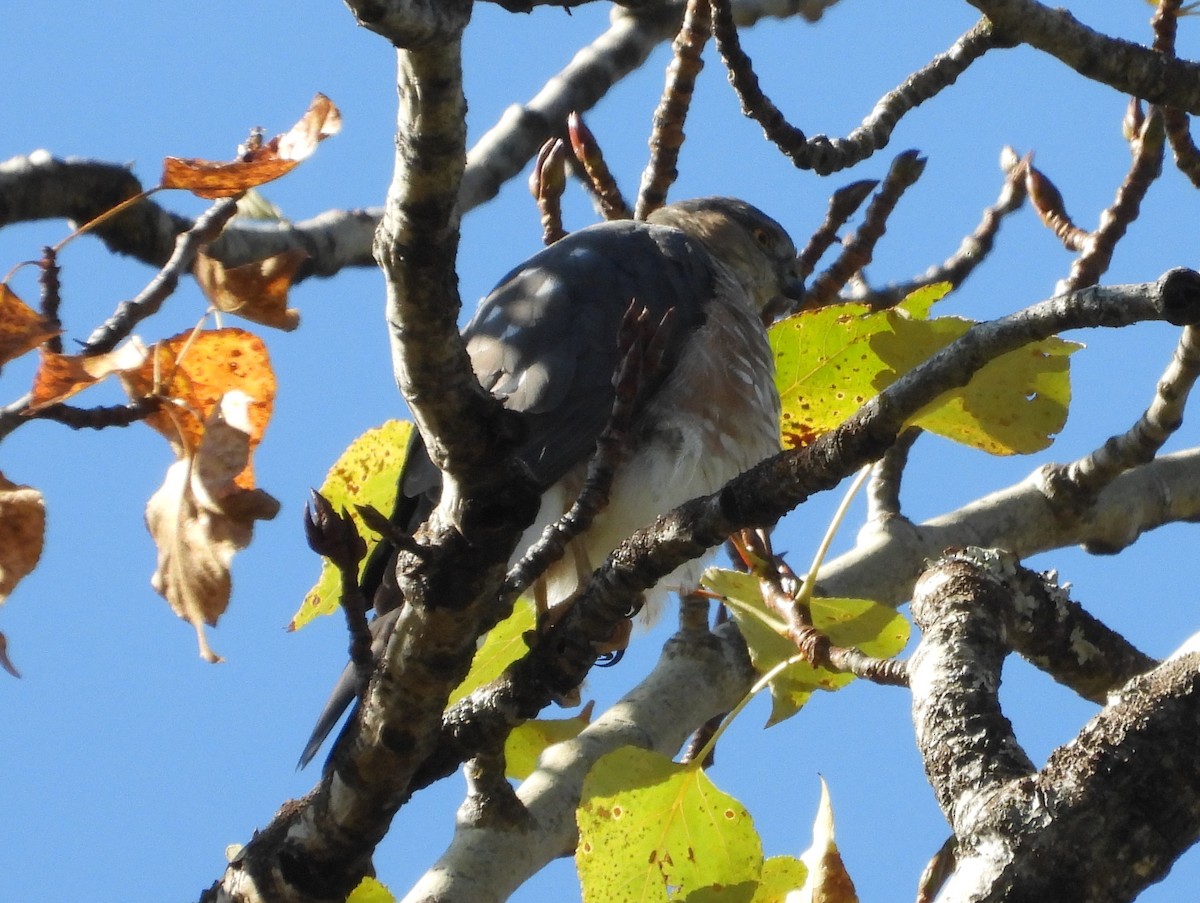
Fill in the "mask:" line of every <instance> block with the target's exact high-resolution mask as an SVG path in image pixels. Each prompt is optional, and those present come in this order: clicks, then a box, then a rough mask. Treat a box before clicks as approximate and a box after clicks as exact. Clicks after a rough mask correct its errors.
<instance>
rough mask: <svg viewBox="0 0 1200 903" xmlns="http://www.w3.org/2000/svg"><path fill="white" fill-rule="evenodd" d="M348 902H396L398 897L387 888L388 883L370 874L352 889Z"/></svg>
mask: <svg viewBox="0 0 1200 903" xmlns="http://www.w3.org/2000/svg"><path fill="white" fill-rule="evenodd" d="M346 903H396V897H395V895H393V894H392V892H391V891H390V890H388V889H387V885H385V884H382V883H380V882H379V881H378V880H376V879H375V878H372V877H371V876H369V875H368V876H367V877H366V878H363V879H362V881H360V882H359V883H358V887H356V888H354V890H352V891H350V896H348V897H347V898H346Z"/></svg>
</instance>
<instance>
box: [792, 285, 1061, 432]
mask: <svg viewBox="0 0 1200 903" xmlns="http://www.w3.org/2000/svg"><path fill="white" fill-rule="evenodd" d="M945 290H946V286H945V284H944V283H938V284H935V285H930V286H927V287H925V288H923V289H920V290H918V291H917V292H914V293H913V294H911V295H910V296H909V297H908V298H906V299H905V300H904V302H903V303H902V304H901V305H900V306H898V307H897V308H896V309H893V310H886V311H878V312H872V311H870V310H869V308H868V307H867V306H866V305H863V304H841V305H836V306H833V307H828V308H822V309H820V310H815V311H805V312H803V313H800V314H797V315H795V316H793V317H788V318H787V319H785V320H782V321H781V322H779V323H776V324H775V325H774V326H773V327H771V330H770V334H769V337H770V341H771V348H772V351H773V353H774V355H775V364H776V384H777V386H778V388H779V393H780V400H781V402H782V413H781V418H780V429H781V433H782V439H783V444H784V446H785V447H789V448H795V447H798V446H804V445H807V444H809V443H810V442H812V441H813V439H815V438H816V437H817V436H819V435H821V434H822V433H825V432H828V431H829V430H831V429H833V428H834V427H836V426H837V425H838V424H840V423H841V422H842V421H844V420H845V419H846V418H847V417H849V416H850V415H851V414H853V413H854V412H855V411H857V410H858V409H859V408H860V407H861V406H862V405H863V404H864V403H865V402H866V401H868V400H869V399H871V398H873V397H875V396H876V395H877V394H879V392H880V391H882V390H883V389H885V388H887V386H889V385H891V384H892V383H893V382H895V381H896V379H897V378H898V377H899V376H901V375H902V374H904V373H907V372H908V371H910V370H912V369H913V368H915V367H916V366H917V365H918V364H920V363H922V362H923V361H925V360H926V359H927V358H929V357H930V355H932V354H934V353H936V352H937V351H940V350H941V349H942V348H944V347H945V346H946V345H948V344H950V343H951V342H952V341H954V340H955V339H957V338H958V337H959V336H961V335H962V334H963V333H965V332H966V331H967V330H968V329H969V328H970V327H971V326H972V325H974V324H973V323H972V322H971V321H969V320H963V319H959V318H956V317H939V318H936V319H932V320H931V319H925V317H926V315H927V314H928V312H929V310H930V308H931V306H932V305H933V303H934V301H936V300H937V298H939V297H940V296H941V295H942V294H944V292H945ZM1080 347H1082V346H1080V345H1078V344H1076V343H1073V342H1067V341H1064V340H1062V339H1058V338H1049V339H1046V340H1045V341H1042V342H1035V343H1032V344H1030V345H1027V346H1025V347H1024V348H1020V349H1017V350H1016V351H1012V352H1009V353H1008V354H1005V355H1002V356H1001V357H998V358H996V359H995V360H994V361H992V362H990V363H989V364H987V365H986V366H985V367H983V368H982V369H981V370H980V371H979V372H977V373H976V374H975V376H974V378H973V379H972V380H971V381H970V383H968V385H967V386H965V387H964V388H962V389H956V390H952V391H950V392H947V393H945V394H944V395H942V396H940V397H939V398H938V399H936V400H935V401H934V402H932V403H930V404H929V405H927V406H926V407H925V408H924V409H923V410H922V411H920V412H918V414H917V415H916V416H915V417H914V418H913V419H912V421H911V423H912V424H915V425H917V426H921V427H923V428H925V429H927V430H929V431H931V432H935V433H937V434H938V435H941V436H944V437H946V438H948V439H953V440H955V441H957V442H962V443H965V444H967V445H970V446H972V447H975V448H979V449H982V450H983V451H987V452H989V453H991V454H1003V455H1009V454H1026V453H1029V452H1034V451H1039V450H1040V449H1043V448H1045V447H1046V446H1047V445H1049V444H1050V442H1051V441H1052V439H1053V437H1054V435H1055V434H1057V433H1058V432H1059V431H1060V430H1061V429H1062V426H1063V424H1064V423H1065V421H1066V416H1067V407H1068V403H1069V402H1070V397H1071V390H1070V382H1069V374H1068V363H1067V357H1068V355H1070V354H1071V353H1072V352H1074V351H1075V350H1076V349H1078V348H1080Z"/></svg>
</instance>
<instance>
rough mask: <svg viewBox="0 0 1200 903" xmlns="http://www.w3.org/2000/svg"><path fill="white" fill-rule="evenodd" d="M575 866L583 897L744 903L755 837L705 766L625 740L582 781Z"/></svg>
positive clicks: (754, 875)
mask: <svg viewBox="0 0 1200 903" xmlns="http://www.w3.org/2000/svg"><path fill="white" fill-rule="evenodd" d="M576 819H577V821H578V823H579V845H578V846H577V847H576V850H575V865H576V867H577V869H578V870H579V880H580V883H581V884H582V886H583V899H584V903H600V901H603V903H632V901H638V903H648V901H665V900H668V899H671V900H687V901H689V903H717V901H722V903H750V900H752V899H753V897H754V892H755V889H756V888H757V886H758V879H759V876H760V874H761V872H762V865H763V856H762V843H761V841H760V840H759V838H758V832H757V831H755V830H754V824H753V822H752V820H751V818H750V814H749V813H748V812H747V811H746V809H745V807H743V806H742V804H741V803H739V802H738V801H737V800H735V799H734V798H733V797H731V796H729V795H728V794H727V793H724V792H722V791H721V790H720V789H718V788H717V787H716V785H714V784H713V783H712V781H711V780H709V778H708V776H707V775H706V774H705V773H704V771H703V770H702V769H700V768H699V767H694V766H684V765H676V764H675V763H674V762H672V761H671V760H670V759H667V758H666V757H664V756H661V755H659V754H658V753H654V752H648V751H647V750H644V749H637V748H635V747H632V746H626V747H622V748H621V749H618V750H615V751H613V752H611V753H608V754H607V755H605V756H602V757H601V758H600V759H599V760H598V761H597V762H596V764H595V765H594V766H593V767H592V770H591V771H590V772H588V776H587V778H586V779H585V780H584V782H583V793H582V798H581V801H580V804H579V809H578V811H577V813H576Z"/></svg>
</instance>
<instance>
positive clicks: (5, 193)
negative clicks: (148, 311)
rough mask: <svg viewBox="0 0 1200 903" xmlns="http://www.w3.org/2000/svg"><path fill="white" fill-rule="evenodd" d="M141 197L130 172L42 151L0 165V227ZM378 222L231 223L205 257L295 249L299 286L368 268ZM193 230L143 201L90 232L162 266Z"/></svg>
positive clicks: (242, 257)
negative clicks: (182, 237) (298, 257)
mask: <svg viewBox="0 0 1200 903" xmlns="http://www.w3.org/2000/svg"><path fill="white" fill-rule="evenodd" d="M141 191H142V183H141V182H140V181H138V179H137V178H136V177H135V176H134V175H133V173H132V172H130V170H129V169H128V168H126V167H124V166H120V165H118V164H115V163H104V162H100V161H97V160H79V159H68V160H61V159H58V158H56V157H52V156H50V155H49V154H48V153H46V152H45V151H37V152H35V153H33V154H30V155H28V156H24V157H13V158H11V159H9V160H6V161H4V162H3V163H0V228H2V227H4V226H8V225H12V224H13V223H23V222H32V221H34V220H43V219H67V220H70V221H72V222H75V223H86V222H89V221H91V220H93V219H95V218H96V217H97V216H99V215H100V214H101V213H104V212H105V211H106V210H110V209H112V208H113V207H115V206H116V205H117V204H119V203H120V202H121V201H124V200H126V199H128V198H131V197H133V196H134V195H136V194H139V193H140V192H141ZM378 221H379V210H378V209H376V210H349V211H342V210H331V211H328V212H326V213H322V214H320V215H319V216H315V217H313V218H312V219H308V220H303V221H301V222H298V223H264V222H255V223H254V224H253V225H248V224H244V223H240V222H239V221H238V220H236V219H235V220H234V221H233V222H232V223H230V224H229V225H227V226H226V227H225V231H224V232H222V233H221V236H220V237H219V238H218V239H217V240H216V241H215V242H213V243H212V244H211V245H209V246H208V247H207V248H206V249H205V253H207V254H208V255H209V256H210V257H215V258H216V259H217V260H219V261H220V262H221V263H223V264H225V265H226V266H229V267H234V266H240V265H241V264H244V263H252V262H254V261H258V260H263V259H264V258H267V257H271V256H273V255H275V254H281V253H283V252H284V251H291V250H302V251H304V252H305V253H306V254H307V255H308V259H306V260H305V261H304V262H303V263H302V264H301V265H300V268H299V269H298V270H297V272H296V276H295V281H296V282H300V281H302V280H304V279H307V278H309V277H310V276H332V275H334V274H336V273H338V272H340V271H341V270H343V269H345V268H346V267H351V266H355V267H365V266H375V260H374V258H373V257H372V256H371V241H372V239H373V237H374V235H375V227H376V225H377V223H378ZM193 224H194V221H193V220H192V219H190V218H189V217H186V216H180V215H179V214H176V213H171V212H170V211H168V210H165V209H164V208H162V207H161V206H159V205H158V204H157V203H155V202H154V201H152V200H149V199H146V200H143V201H142V202H141V203H138V204H135V205H134V206H132V207H130V208H129V209H128V210H126V211H124V212H123V213H121V214H120V215H118V216H115V217H113V218H112V219H111V220H109V221H107V222H105V223H102V224H101V225H99V226H97V227H96V228H95V229H94V230H93V231H94V232H95V234H96V236H97V237H98V238H99V239H100V240H101V241H103V242H104V244H105V245H106V246H107V247H108V248H109V249H110V250H112V251H115V252H116V253H118V254H127V255H129V256H131V257H134V258H135V259H137V260H140V261H142V262H143V263H146V264H149V265H150V266H153V267H161V266H163V265H164V264H166V262H167V260H168V259H169V258H170V257H171V253H172V251H173V250H174V247H175V238H176V236H177V235H179V234H180V233H182V232H187V231H188V230H189V229H191V228H192V226H193Z"/></svg>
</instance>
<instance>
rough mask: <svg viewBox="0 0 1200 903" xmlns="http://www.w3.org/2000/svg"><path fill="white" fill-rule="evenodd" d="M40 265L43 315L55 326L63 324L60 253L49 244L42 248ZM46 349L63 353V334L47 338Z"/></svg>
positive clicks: (55, 352)
mask: <svg viewBox="0 0 1200 903" xmlns="http://www.w3.org/2000/svg"><path fill="white" fill-rule="evenodd" d="M38 267H39V268H40V269H41V276H40V277H39V280H38V281H39V282H40V283H41V290H42V297H41V307H42V317H43V318H44V319H45V320H46V321H47V322H48V323H50V324H52V325H53V326H61V325H62V321H61V320H60V319H59V318H58V310H59V307H60V305H61V304H62V294H61V292H62V286H61V284H60V283H59V278H58V277H59V272H60V270H59V266H58V253H57V252H56V251H55V250H54V248H52V247H50V246H49V245H47V246H46V247H44V248H42V258H41V260H39V261H38ZM46 350H47V351H51V352H53V353H54V354H62V350H63V344H62V336H61V335H55V336H51V337H50V338H48V339H46Z"/></svg>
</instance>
